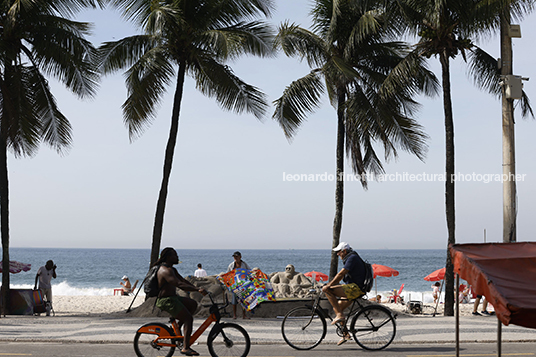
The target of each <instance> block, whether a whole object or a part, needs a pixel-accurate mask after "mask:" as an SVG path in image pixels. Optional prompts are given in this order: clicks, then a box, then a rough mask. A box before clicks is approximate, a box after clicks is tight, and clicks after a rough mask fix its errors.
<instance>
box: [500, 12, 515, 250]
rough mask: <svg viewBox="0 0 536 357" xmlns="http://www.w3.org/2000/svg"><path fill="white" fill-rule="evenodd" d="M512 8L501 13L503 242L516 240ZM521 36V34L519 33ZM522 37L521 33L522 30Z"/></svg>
mask: <svg viewBox="0 0 536 357" xmlns="http://www.w3.org/2000/svg"><path fill="white" fill-rule="evenodd" d="M510 29H511V26H510V10H509V9H507V10H506V11H505V12H504V13H503V15H502V16H501V59H500V66H501V78H502V82H503V89H502V143H503V147H502V148H503V150H502V154H503V160H502V162H503V170H502V173H503V242H505V243H508V242H515V241H516V211H517V209H516V208H517V205H516V181H515V174H516V161H515V127H514V125H515V121H514V99H513V98H509V97H510V96H509V95H508V85H509V83H507V80H506V78H512V77H513V76H512V73H513V68H512V67H513V53H512V52H513V51H512V36H511V31H510ZM516 37H517V36H516ZM519 37H520V33H519Z"/></svg>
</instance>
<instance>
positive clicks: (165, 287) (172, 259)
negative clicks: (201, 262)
mask: <svg viewBox="0 0 536 357" xmlns="http://www.w3.org/2000/svg"><path fill="white" fill-rule="evenodd" d="M177 263H179V256H178V255H177V252H176V251H175V249H173V248H164V249H163V250H162V252H161V253H160V259H158V261H157V262H156V264H160V265H161V266H160V269H158V273H157V275H156V276H157V278H158V287H159V288H160V292H159V293H158V298H157V300H156V306H157V307H158V308H159V309H161V310H164V311H167V312H168V313H169V314H170V315H171V316H172V317H174V318H175V319H177V320H178V321H179V326H182V325H184V342H183V345H182V350H181V353H182V354H183V355H186V356H199V353H197V352H196V351H194V350H192V349H191V348H190V336H191V335H192V325H193V322H194V317H193V315H194V313H195V310H196V309H197V302H196V301H195V300H193V299H190V298H187V297H182V296H178V295H177V288H179V289H182V290H184V291H198V292H200V293H201V294H203V295H206V294H207V291H206V290H205V289H203V288H198V287H197V286H195V285H193V284H191V283H190V282H189V281H188V280H186V279H184V278H183V277H182V276H181V275H180V274H179V272H178V271H177V269H175V268H173V265H175V264H177Z"/></svg>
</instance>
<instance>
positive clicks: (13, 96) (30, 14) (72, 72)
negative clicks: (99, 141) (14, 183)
mask: <svg viewBox="0 0 536 357" xmlns="http://www.w3.org/2000/svg"><path fill="white" fill-rule="evenodd" d="M95 3H96V2H95V1H90V0H43V1H37V2H35V1H17V0H10V1H3V2H1V3H0V23H1V24H2V25H1V31H0V120H1V121H0V207H1V211H0V217H1V235H2V262H3V263H2V270H3V273H2V293H1V298H2V302H3V303H2V307H3V309H4V312H5V311H6V310H5V306H6V304H7V297H8V290H9V182H8V167H7V152H8V150H9V151H11V152H12V153H13V154H14V155H15V157H21V156H33V155H35V154H36V153H37V150H38V148H39V144H40V143H41V142H44V143H46V144H48V145H50V146H51V147H52V148H54V149H55V150H56V151H58V152H59V153H62V152H64V151H65V149H67V148H68V147H69V146H70V143H71V125H70V124H69V121H68V120H67V118H66V117H65V116H64V115H63V114H62V113H61V112H60V110H59V108H58V106H57V103H56V100H55V98H54V96H53V95H52V93H51V91H50V86H49V84H48V81H47V79H46V76H51V77H54V78H56V79H58V80H59V81H61V82H62V83H63V84H64V85H65V86H66V87H67V88H68V89H70V90H71V91H72V92H73V93H74V94H76V95H78V96H79V97H80V98H84V97H88V96H93V95H94V94H95V90H96V88H97V80H98V74H97V72H96V71H95V70H94V69H93V66H92V65H91V63H92V61H93V60H94V55H95V49H94V47H93V46H92V45H91V43H90V42H88V41H87V40H85V38H84V36H85V35H87V34H88V33H89V24H87V23H82V22H75V21H72V20H70V19H69V17H70V16H72V15H73V14H75V13H76V12H77V11H78V10H81V9H82V8H84V7H86V6H91V7H94V6H95ZM4 302H5V303H6V304H4Z"/></svg>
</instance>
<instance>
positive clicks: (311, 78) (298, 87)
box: [273, 0, 437, 279]
mask: <svg viewBox="0 0 536 357" xmlns="http://www.w3.org/2000/svg"><path fill="white" fill-rule="evenodd" d="M382 3H383V2H382V1H377V2H375V1H366V2H365V1H352V0H338V1H337V0H335V1H334V0H315V3H314V7H313V9H312V12H311V15H312V18H313V29H312V30H307V29H304V28H301V27H299V26H297V25H295V24H289V23H284V24H282V25H281V26H280V28H279V34H278V35H277V36H276V42H275V43H276V45H277V46H279V47H280V48H282V49H283V51H284V52H285V54H287V55H288V56H295V57H298V58H300V59H305V60H306V61H307V63H308V64H309V66H310V67H311V71H310V73H309V74H307V75H306V76H305V77H303V78H300V79H298V80H296V81H294V82H292V83H291V84H290V85H289V86H288V87H287V88H285V90H284V92H283V95H282V96H281V97H280V98H279V99H277V100H276V101H275V104H276V109H275V112H274V115H273V118H274V119H275V120H276V121H278V122H279V124H280V125H281V127H282V128H283V131H284V133H285V135H286V136H287V138H289V139H291V138H292V137H293V136H294V135H295V134H296V131H297V129H298V128H299V126H300V125H301V124H302V122H303V121H304V120H305V118H306V115H307V114H308V113H311V112H312V111H314V109H315V108H317V107H318V106H319V105H320V99H321V96H322V94H323V93H324V92H326V91H327V93H328V96H329V99H330V101H331V104H332V106H333V107H334V108H335V109H336V111H337V149H336V157H337V175H336V177H337V181H336V190H335V202H336V211H335V219H334V224H333V243H332V244H333V247H335V246H337V245H338V244H339V240H340V232H341V226H342V209H343V195H344V151H345V149H346V154H347V156H348V157H349V158H350V162H351V165H352V169H353V172H354V173H355V174H356V175H359V177H360V179H361V183H362V185H363V187H364V188H366V186H367V176H366V174H381V173H382V172H383V166H382V163H381V160H380V158H379V157H378V155H377V154H376V151H375V147H374V144H375V143H376V142H377V143H380V144H381V145H383V148H384V151H385V157H386V159H387V158H388V157H391V156H396V155H397V150H398V149H403V150H406V151H409V152H410V153H412V154H414V155H416V156H417V157H418V158H419V159H421V160H422V159H423V158H424V155H425V152H426V148H427V146H426V143H425V140H426V138H427V137H426V135H425V134H424V132H423V131H422V128H421V126H420V125H419V124H417V123H416V121H415V120H414V119H412V118H411V117H410V116H411V115H412V114H413V113H414V111H415V109H416V107H417V106H418V105H417V103H416V102H415V101H414V100H413V99H412V96H413V95H414V94H415V93H417V92H418V91H421V90H422V91H424V92H426V93H427V94H432V93H434V92H435V88H436V85H437V82H436V79H435V77H434V76H433V74H431V73H430V72H429V71H428V70H427V69H426V67H425V66H424V65H423V62H424V61H423V60H422V59H421V58H420V57H419V56H406V55H407V54H408V52H409V49H408V47H407V46H406V45H405V44H403V43H400V42H396V41H391V40H390V39H391V38H393V36H394V35H396V28H393V27H390V25H392V24H394V22H392V21H391V22H389V21H386V20H387V18H386V17H385V15H386V14H385V12H384V11H383V10H384V9H383V8H382ZM337 265H338V261H337V256H336V254H333V253H332V257H331V265H330V274H329V275H330V279H331V278H333V277H334V276H335V275H336V273H337Z"/></svg>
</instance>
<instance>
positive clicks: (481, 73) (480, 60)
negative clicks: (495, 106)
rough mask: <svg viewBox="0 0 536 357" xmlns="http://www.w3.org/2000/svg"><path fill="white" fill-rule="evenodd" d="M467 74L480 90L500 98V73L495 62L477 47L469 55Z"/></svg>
mask: <svg viewBox="0 0 536 357" xmlns="http://www.w3.org/2000/svg"><path fill="white" fill-rule="evenodd" d="M468 71H469V74H470V75H471V77H472V78H473V82H474V84H475V85H476V86H477V87H478V88H479V89H482V90H485V91H487V92H488V93H490V94H492V95H494V96H495V97H497V98H498V97H500V96H501V93H502V90H501V85H500V82H501V72H500V70H499V68H498V66H497V60H496V59H495V58H493V57H491V55H489V54H488V53H487V52H485V51H483V50H482V49H481V48H479V47H475V49H473V50H472V51H471V52H470V53H469V67H468Z"/></svg>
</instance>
